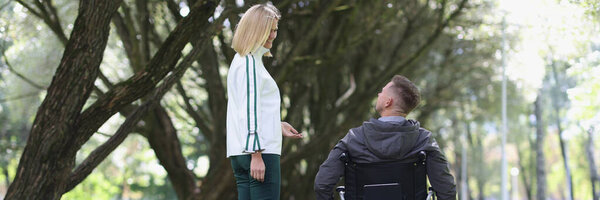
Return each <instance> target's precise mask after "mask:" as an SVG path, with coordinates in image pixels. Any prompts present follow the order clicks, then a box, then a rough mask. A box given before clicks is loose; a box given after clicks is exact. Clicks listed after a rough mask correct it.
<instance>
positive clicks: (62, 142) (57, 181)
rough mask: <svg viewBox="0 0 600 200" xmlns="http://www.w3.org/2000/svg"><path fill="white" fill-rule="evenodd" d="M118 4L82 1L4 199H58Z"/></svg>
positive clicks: (70, 165)
mask: <svg viewBox="0 0 600 200" xmlns="http://www.w3.org/2000/svg"><path fill="white" fill-rule="evenodd" d="M120 2H121V0H111V1H96V0H89V1H81V2H80V5H79V14H78V16H77V19H76V20H75V26H74V28H73V32H72V33H71V38H70V40H69V42H68V43H67V45H66V48H65V51H64V53H63V57H62V59H61V62H60V64H59V66H58V69H57V70H56V73H55V75H54V78H53V80H52V83H51V84H50V86H49V87H48V91H47V95H46V98H45V99H44V101H43V102H42V104H41V106H40V108H39V110H38V112H37V115H36V117H35V121H34V122H33V126H32V129H31V132H30V134H29V138H28V141H27V145H26V146H25V149H24V151H23V154H22V156H21V159H20V161H19V166H18V168H17V174H16V177H15V179H14V182H13V183H12V184H11V185H10V187H9V188H8V191H7V194H6V199H60V197H61V196H62V194H63V191H64V190H65V187H66V185H67V182H68V180H69V175H70V173H71V170H72V169H73V166H74V165H75V154H76V153H77V150H78V149H79V148H77V146H76V145H73V134H74V133H75V132H74V131H73V130H74V129H75V127H73V125H74V124H75V123H76V121H77V120H78V118H79V116H80V112H81V109H82V107H83V105H84V104H85V102H86V100H87V99H88V97H89V95H90V93H91V91H92V90H93V88H94V81H95V80H96V77H97V75H98V72H99V66H100V63H101V62H102V57H103V54H104V49H105V48H106V43H107V40H108V35H109V32H110V31H109V30H110V26H109V25H110V19H111V17H112V15H113V14H114V13H115V12H116V10H117V8H118V7H119V4H120Z"/></svg>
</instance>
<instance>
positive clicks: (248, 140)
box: [243, 55, 264, 153]
mask: <svg viewBox="0 0 600 200" xmlns="http://www.w3.org/2000/svg"><path fill="white" fill-rule="evenodd" d="M248 63H249V60H248V55H246V75H247V76H246V77H248V78H246V88H247V92H246V94H247V95H246V97H247V103H248V104H247V106H246V108H247V109H246V113H247V117H248V137H246V148H244V151H243V153H254V152H256V151H263V150H264V149H262V148H260V141H259V139H258V133H257V132H256V129H258V119H257V116H256V96H257V92H256V61H255V60H254V56H252V73H253V75H254V131H252V129H251V128H250V69H249V68H250V66H249V64H248ZM250 135H254V141H253V142H252V151H250V150H249V149H248V144H249V142H250ZM256 146H258V149H256Z"/></svg>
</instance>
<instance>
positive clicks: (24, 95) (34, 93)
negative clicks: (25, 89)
mask: <svg viewBox="0 0 600 200" xmlns="http://www.w3.org/2000/svg"><path fill="white" fill-rule="evenodd" d="M38 94H39V92H30V93H27V94H21V95H17V96H14V97H7V98H4V99H0V103H4V102H9V101H14V100H19V99H24V98H29V97H33V96H37V95H38Z"/></svg>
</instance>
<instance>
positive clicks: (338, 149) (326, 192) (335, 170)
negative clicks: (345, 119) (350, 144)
mask: <svg viewBox="0 0 600 200" xmlns="http://www.w3.org/2000/svg"><path fill="white" fill-rule="evenodd" d="M346 151H347V148H346V145H344V143H342V141H340V142H338V143H337V145H335V147H333V150H331V152H329V156H328V157H327V160H325V162H323V164H322V165H321V167H319V172H317V176H316V177H315V193H316V197H317V200H331V199H333V194H332V193H333V187H335V185H336V184H337V182H338V181H339V180H340V177H342V176H343V175H344V162H342V161H341V160H340V159H339V157H340V155H341V154H342V153H343V152H346Z"/></svg>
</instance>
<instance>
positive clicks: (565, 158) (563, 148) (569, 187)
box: [551, 62, 574, 200]
mask: <svg viewBox="0 0 600 200" xmlns="http://www.w3.org/2000/svg"><path fill="white" fill-rule="evenodd" d="M551 66H552V74H553V75H554V84H555V86H554V91H553V92H552V93H553V94H554V95H552V96H553V98H552V101H553V104H554V115H555V120H556V127H557V128H558V141H559V142H560V152H561V154H562V157H563V165H564V166H565V176H566V177H565V178H566V179H567V190H568V191H567V193H568V194H567V195H568V197H569V200H573V199H574V191H573V180H572V178H571V168H570V167H569V154H568V152H567V151H568V149H567V147H566V144H565V141H564V139H563V137H562V132H563V131H562V127H561V125H560V104H559V99H561V98H560V93H561V90H560V87H561V81H560V80H559V79H558V74H557V72H556V64H555V63H554V62H552V64H551Z"/></svg>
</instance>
